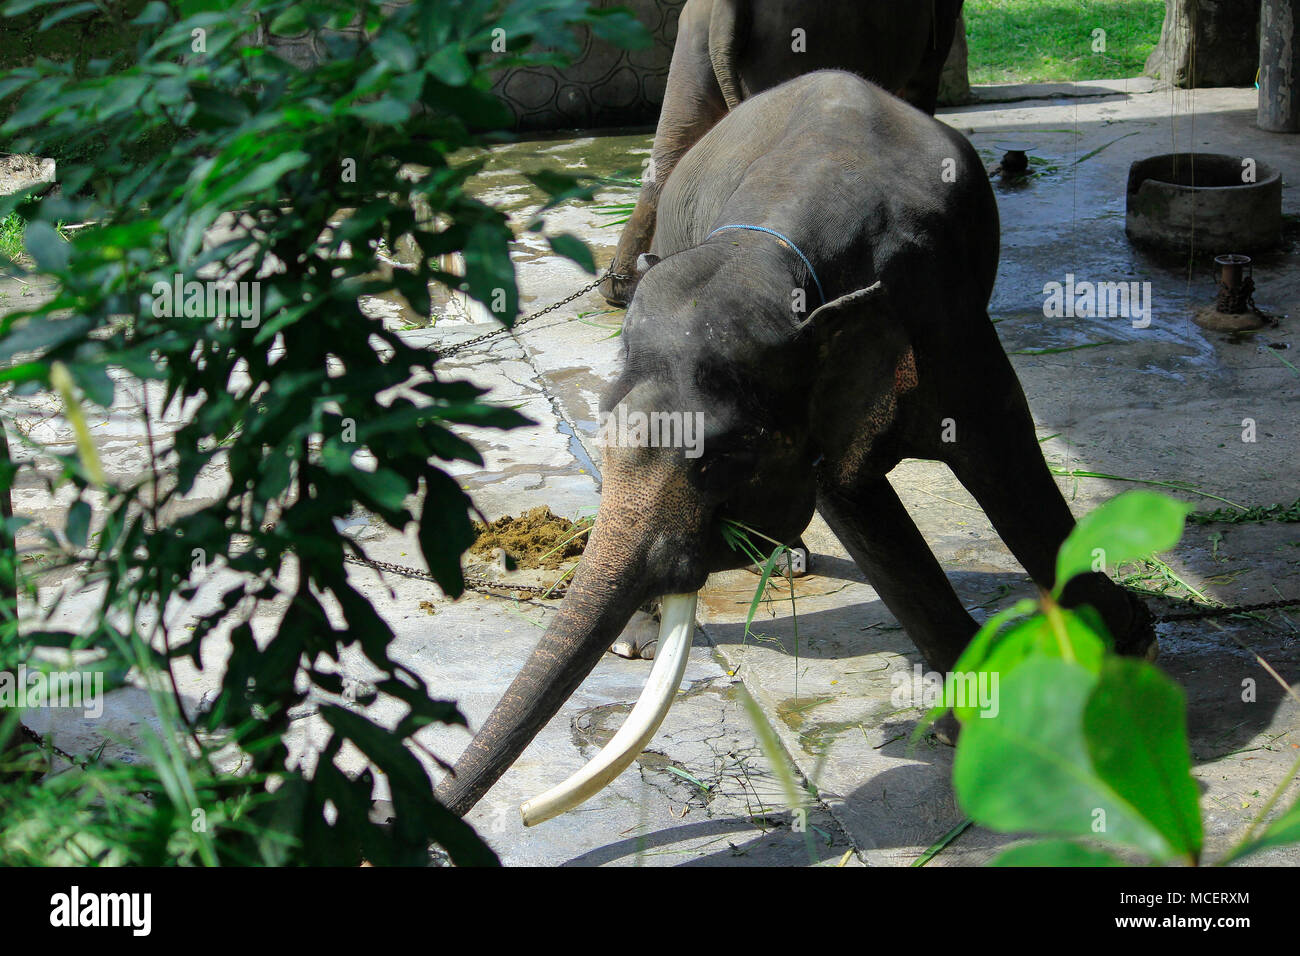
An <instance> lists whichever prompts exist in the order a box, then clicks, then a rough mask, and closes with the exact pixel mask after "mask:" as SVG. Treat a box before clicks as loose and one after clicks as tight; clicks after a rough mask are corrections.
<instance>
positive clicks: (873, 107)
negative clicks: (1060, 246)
mask: <svg viewBox="0 0 1300 956" xmlns="http://www.w3.org/2000/svg"><path fill="white" fill-rule="evenodd" d="M733 223H745V224H753V225H766V226H770V227H772V228H776V229H779V230H780V231H782V232H783V233H785V234H787V235H789V236H791V238H792V239H794V241H795V242H796V243H797V244H798V245H799V246H800V248H801V249H803V251H804V252H805V253H807V254H808V255H809V256H810V257H811V258H812V259H813V260H814V261H816V262H818V263H820V264H824V268H825V272H826V274H827V275H828V276H833V275H834V274H835V273H836V272H845V273H853V272H855V270H859V269H860V268H861V267H862V266H863V261H862V260H863V258H864V257H865V258H866V259H869V260H870V262H871V269H872V271H873V272H874V273H875V274H876V275H877V277H883V276H884V274H885V272H886V270H887V269H889V268H891V267H892V268H900V267H906V268H908V269H911V270H916V269H926V268H939V267H941V266H942V265H943V263H945V262H946V263H947V264H948V265H949V266H957V267H958V268H959V269H960V268H961V267H962V266H963V265H965V266H966V267H968V268H967V270H966V271H967V272H968V273H974V274H978V275H980V276H981V277H982V279H981V282H980V283H979V284H980V286H981V287H984V286H987V288H981V290H978V291H982V294H983V298H984V300H985V301H987V297H988V293H989V292H990V291H991V286H992V279H993V273H994V272H995V271H996V266H997V249H998V218H997V205H996V201H995V200H994V198H993V193H992V189H991V188H990V186H989V183H988V176H987V174H986V172H985V171H984V167H983V164H982V163H981V162H980V159H979V156H978V155H977V154H976V153H975V150H974V149H973V147H971V145H970V143H969V142H967V141H966V139H965V137H963V136H962V135H961V134H960V133H958V132H957V131H955V130H953V129H951V128H950V127H948V126H946V125H945V124H943V123H942V122H940V121H938V120H936V119H934V118H933V117H930V116H927V115H926V114H924V113H922V112H921V111H919V110H917V109H914V108H913V107H911V106H909V105H908V104H907V103H905V102H904V101H902V100H900V99H898V98H897V97H895V96H892V95H891V94H889V93H886V92H885V91H884V90H882V89H880V88H879V87H878V86H876V85H875V84H873V83H870V82H868V81H867V80H864V79H863V78H861V77H859V76H856V75H855V74H852V73H848V72H844V71H839V70H822V71H818V72H815V73H810V74H807V75H806V76H802V77H799V78H797V79H795V80H792V81H790V82H788V83H785V84H782V85H781V86H779V87H776V88H775V89H772V90H769V91H767V92H766V93H763V94H761V95H759V96H756V97H754V98H753V99H751V100H746V101H745V102H743V103H741V104H740V105H739V106H738V107H737V108H736V109H735V110H733V111H732V112H731V113H730V114H728V115H727V116H726V117H724V118H723V119H722V120H721V121H720V122H719V123H718V124H717V125H716V126H715V127H714V128H713V129H712V130H710V131H709V132H708V134H706V135H705V136H704V137H703V138H702V139H701V140H700V141H699V142H698V143H697V144H696V145H695V146H694V147H693V148H692V149H691V150H690V151H689V152H688V153H687V154H686V156H685V157H684V158H683V159H682V161H681V162H680V163H679V164H678V166H677V168H676V169H675V170H674V171H673V173H672V175H671V176H670V177H669V179H668V182H667V183H666V184H665V187H664V192H663V195H662V197H661V199H660V204H659V220H658V226H657V228H656V233H655V241H654V247H655V248H654V251H655V252H656V253H657V254H659V255H661V256H666V255H671V254H673V253H675V252H679V251H681V250H683V249H686V248H689V247H691V246H694V245H697V244H699V243H700V242H702V241H703V240H704V239H705V238H706V236H707V235H708V234H709V233H710V232H711V231H712V230H713V229H716V228H717V227H718V226H720V225H729V224H733ZM820 271H822V269H819V272H820ZM861 278H862V277H861V276H858V275H848V274H846V275H845V281H850V280H852V281H858V280H860V279H861Z"/></svg>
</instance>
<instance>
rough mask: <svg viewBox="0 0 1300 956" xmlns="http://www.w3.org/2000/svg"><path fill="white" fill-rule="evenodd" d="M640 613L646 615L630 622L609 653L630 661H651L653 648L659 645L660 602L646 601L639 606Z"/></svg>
mask: <svg viewBox="0 0 1300 956" xmlns="http://www.w3.org/2000/svg"><path fill="white" fill-rule="evenodd" d="M641 613H642V614H645V615H647V616H646V617H641V616H640V615H637V618H636V619H634V620H633V621H632V623H630V624H629V625H628V626H627V627H626V628H624V630H623V633H622V634H620V635H619V636H618V640H616V641H615V642H614V643H613V644H611V645H609V652H610V653H611V654H616V655H617V656H619V657H626V658H627V659H628V660H630V661H652V660H654V657H655V648H656V647H657V646H658V644H659V614H660V600H659V598H655V599H654V600H651V601H647V602H646V603H645V604H643V605H641Z"/></svg>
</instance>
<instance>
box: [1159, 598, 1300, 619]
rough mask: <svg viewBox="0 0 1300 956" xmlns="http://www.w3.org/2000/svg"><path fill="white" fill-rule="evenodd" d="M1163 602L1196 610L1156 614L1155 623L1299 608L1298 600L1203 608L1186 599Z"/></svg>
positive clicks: (1299, 602)
mask: <svg viewBox="0 0 1300 956" xmlns="http://www.w3.org/2000/svg"><path fill="white" fill-rule="evenodd" d="M1162 600H1165V601H1176V602H1178V603H1180V604H1182V605H1183V606H1184V607H1195V608H1198V610H1195V611H1189V612H1187V613H1186V614H1158V615H1156V622H1157V623H1160V624H1163V623H1165V622H1166V621H1202V620H1205V619H1206V618H1210V617H1228V616H1229V615H1232V614H1250V613H1253V612H1255V611H1274V610H1277V609H1278V608H1284V607H1300V600H1289V601H1288V600H1285V599H1284V600H1281V601H1264V602H1262V603H1260V604H1226V605H1224V606H1222V607H1205V606H1204V605H1201V604H1197V603H1196V602H1195V601H1189V600H1187V599H1186V598H1172V597H1167V598H1162Z"/></svg>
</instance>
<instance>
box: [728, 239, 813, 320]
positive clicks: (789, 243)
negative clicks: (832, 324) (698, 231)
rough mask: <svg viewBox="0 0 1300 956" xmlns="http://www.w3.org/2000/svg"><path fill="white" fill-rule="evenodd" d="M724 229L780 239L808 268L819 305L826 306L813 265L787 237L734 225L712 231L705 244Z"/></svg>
mask: <svg viewBox="0 0 1300 956" xmlns="http://www.w3.org/2000/svg"><path fill="white" fill-rule="evenodd" d="M724 229H749V230H752V231H753V232H765V233H767V234H768V235H769V236H776V238H778V239H780V240H781V241H782V242H784V243H785V244H786V245H787V246H789V247H790V248H791V249H793V250H794V254H795V255H796V256H798V257H799V258H800V259H801V260H802V261H803V264H804V265H805V266H807V267H808V274H809V275H810V276H812V280H813V285H815V286H816V287H817V294H818V295H819V296H821V300H822V302H821V304H822V305H825V304H826V293H825V291H823V289H822V283H821V280H820V279H818V278H817V270H816V269H814V268H813V264H812V263H811V262H809V261H808V257H807V256H805V255H804V254H803V251H802V250H800V248H799V247H798V246H796V245H795V244H794V242H793V241H791V239H790V237H789V236H783V235H781V233H779V232H777V231H776V230H775V229H768V228H767V226H741V225H735V226H719V227H718V228H717V229H714V230H713V231H712V232H711V233H709V234H708V235H707V236H705V237H704V241H705V242H708V241H709V240H710V239H712V238H713V237H714V236H716V235H717V234H718V233H720V232H722V231H723V230H724Z"/></svg>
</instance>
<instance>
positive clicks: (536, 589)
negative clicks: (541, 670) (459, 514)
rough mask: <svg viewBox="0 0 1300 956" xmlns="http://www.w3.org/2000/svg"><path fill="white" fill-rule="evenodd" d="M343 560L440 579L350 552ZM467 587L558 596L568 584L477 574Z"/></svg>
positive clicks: (424, 578)
mask: <svg viewBox="0 0 1300 956" xmlns="http://www.w3.org/2000/svg"><path fill="white" fill-rule="evenodd" d="M343 560H344V561H345V562H346V563H347V564H359V565H361V566H362V567H365V568H374V569H375V570H376V571H389V572H391V573H393V574H400V575H402V577H406V578H415V579H417V580H419V581H431V582H433V583H434V584H437V583H438V579H437V578H435V577H434V576H433V575H432V574H430V573H429V572H428V571H422V570H421V569H419V568H411V567H407V566H406V565H404V564H393V563H392V562H390V561H374V560H372V559H370V558H357V557H354V556H352V555H350V554H348V555H344V557H343ZM465 587H466V588H468V589H469V590H471V591H489V590H492V589H494V588H495V589H500V590H502V591H520V592H522V593H525V594H537V595H545V594H553V595H555V596H557V597H558V596H560V595H562V594H564V592H565V591H566V590H568V585H567V584H564V583H563V582H559V581H557V582H556V583H555V584H553V585H551V586H550V587H542V586H541V585H540V584H508V583H506V582H504V581H491V580H489V579H488V578H485V577H481V576H480V575H477V574H466V575H465Z"/></svg>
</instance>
